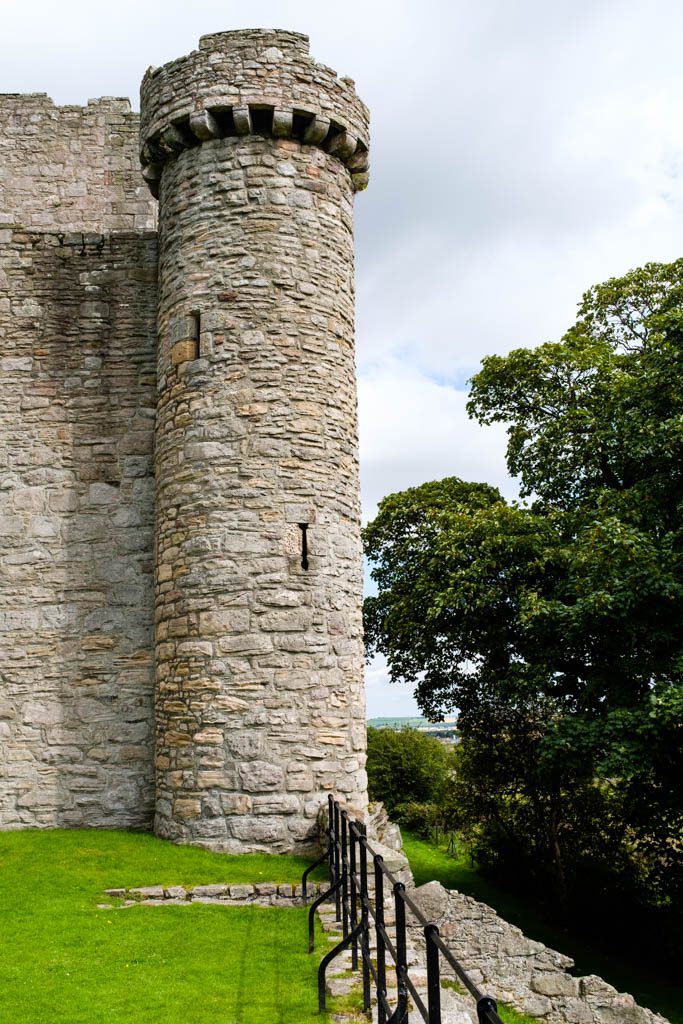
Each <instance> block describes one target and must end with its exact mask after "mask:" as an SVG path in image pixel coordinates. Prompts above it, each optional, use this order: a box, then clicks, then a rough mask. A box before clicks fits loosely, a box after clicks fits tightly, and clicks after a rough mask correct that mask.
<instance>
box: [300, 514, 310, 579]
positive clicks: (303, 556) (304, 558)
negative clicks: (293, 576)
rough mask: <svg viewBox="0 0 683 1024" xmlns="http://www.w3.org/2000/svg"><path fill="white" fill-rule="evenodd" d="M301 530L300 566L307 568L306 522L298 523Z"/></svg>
mask: <svg viewBox="0 0 683 1024" xmlns="http://www.w3.org/2000/svg"><path fill="white" fill-rule="evenodd" d="M299 529H300V530H301V568H302V569H308V523H299Z"/></svg>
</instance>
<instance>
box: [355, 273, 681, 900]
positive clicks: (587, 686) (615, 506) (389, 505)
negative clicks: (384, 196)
mask: <svg viewBox="0 0 683 1024" xmlns="http://www.w3.org/2000/svg"><path fill="white" fill-rule="evenodd" d="M469 411H470V414H471V415H473V416H475V417H476V418H477V419H478V420H479V421H480V422H481V423H482V424H487V423H492V422H497V421H502V422H505V423H507V424H508V449H507V462H508V468H509V471H510V472H511V474H513V475H516V476H518V477H519V478H520V484H521V494H522V496H523V497H524V498H526V499H527V503H526V504H524V505H523V504H519V503H513V504H508V503H507V502H506V501H505V500H504V499H503V497H502V496H501V495H500V493H499V492H498V491H497V490H496V489H495V488H493V487H491V486H489V485H488V484H481V483H466V482H464V481H462V480H458V479H457V478H454V477H451V478H447V479H445V480H441V481H437V482H431V483H426V484H423V485H422V486H420V487H415V488H412V489H410V490H408V491H404V492H402V493H400V494H394V495H390V496H388V497H387V498H385V499H384V500H383V501H382V502H381V504H380V507H379V511H378V514H377V516H376V518H375V519H374V521H373V522H372V523H370V524H369V525H368V526H367V527H366V529H365V532H364V541H365V551H366V554H367V556H368V558H369V560H370V562H371V565H372V576H373V578H374V580H375V581H376V583H377V587H378V593H377V595H376V596H375V597H371V598H368V599H367V601H366V605H365V626H366V637H367V645H368V650H369V652H370V653H372V652H373V651H381V652H382V653H384V654H385V655H386V658H387V662H388V665H389V672H390V675H391V677H392V678H394V679H404V680H408V681H411V682H413V683H415V685H416V696H417V701H418V704H419V705H420V706H421V708H422V709H423V710H424V711H425V713H426V714H428V715H429V716H431V717H439V716H440V715H441V714H442V713H443V712H444V711H446V710H451V709H454V708H457V709H458V710H459V712H460V728H461V732H462V734H463V737H464V744H465V746H464V752H463V754H462V755H461V759H462V765H463V766H464V767H463V768H462V770H463V771H464V773H465V775H466V776H467V777H468V782H469V784H470V790H469V792H470V793H476V792H477V787H479V788H478V792H479V796H480V798H481V801H480V803H481V805H482V806H483V803H486V802H487V801H488V804H487V806H488V807H489V810H492V809H493V810H495V812H496V813H495V814H493V817H492V818H490V819H489V823H491V821H493V820H494V819H495V820H496V821H497V825H496V826H495V827H496V828H499V829H502V830H503V831H504V830H505V829H507V830H508V834H509V835H511V834H512V833H513V832H514V830H515V828H516V829H517V832H518V833H520V834H519V835H517V836H516V841H519V843H521V845H522V846H523V845H524V844H526V845H527V847H529V846H532V847H533V849H534V856H535V858H536V860H537V861H538V862H540V861H545V862H546V863H547V864H548V865H549V866H550V869H551V870H552V871H553V872H554V874H555V878H556V880H557V883H558V886H559V887H560V888H562V887H563V886H564V884H565V878H564V874H565V861H566V859H567V853H568V851H569V850H570V848H572V849H575V852H576V851H578V850H583V851H584V853H585V852H586V851H587V849H588V847H589V846H590V845H591V844H590V843H589V842H588V838H587V837H588V834H589V832H590V831H591V829H592V830H593V833H594V834H595V816H594V814H593V813H592V812H591V814H588V813H584V812H585V810H586V808H587V807H588V804H589V803H590V804H591V806H593V807H595V806H597V804H596V801H597V803H599V804H600V806H602V807H603V811H604V813H605V814H608V816H611V820H612V823H613V826H614V827H613V829H612V834H613V835H616V834H617V833H618V834H619V836H620V837H621V838H620V842H621V844H622V850H626V849H627V848H628V851H629V856H630V857H631V862H632V863H633V864H635V863H636V862H637V865H638V871H640V873H641V875H642V876H643V877H645V876H646V877H647V879H648V884H649V886H650V891H651V892H652V893H655V895H656V897H657V898H658V899H662V900H666V899H668V898H670V897H671V895H672V893H673V889H675V887H676V885H680V875H676V874H675V871H674V862H675V860H676V856H677V855H678V854H680V846H679V844H680V836H681V824H682V818H681V799H680V788H679V785H678V781H677V780H678V779H679V778H680V769H681V763H682V762H681V757H680V754H681V717H682V716H681V712H682V711H683V687H682V681H683V519H682V512H683V260H678V261H676V262H675V263H672V264H648V265H647V266H646V267H644V268H642V269H640V270H637V271H632V272H631V273H629V274H626V275H625V276H624V277H622V278H617V279H614V280H611V281H608V282H607V283H605V284H602V285H598V286H596V287H594V288H592V289H591V290H590V291H589V292H587V293H586V295H584V297H583V301H582V303H581V305H580V308H579V315H578V319H577V322H576V324H575V325H574V326H573V327H572V328H571V329H570V330H569V331H568V332H567V333H566V334H565V336H564V337H563V338H562V339H561V340H560V341H559V342H556V343H549V344H545V345H541V346H540V347H538V348H536V349H526V348H524V349H516V350H514V351H512V352H511V353H510V354H509V355H507V356H490V357H488V358H487V359H485V360H484V362H483V367H482V369H481V371H480V372H479V373H478V374H477V375H476V376H475V377H474V379H473V381H472V388H471V397H470V402H469ZM468 744H469V747H468V746H467V745H468ZM494 758H495V759H496V761H495V765H494V761H493V760H492V759H494ZM475 765H476V771H475V769H474V766H475ZM487 765H488V768H487ZM506 765H507V768H505V766H506ZM513 765H515V767H514V768H513ZM501 771H502V776H501ZM468 772H469V775H468ZM506 772H507V775H505V773H506ZM473 787H474V788H473ZM512 793H514V794H515V796H514V797H513V795H512ZM608 799H609V812H608V811H606V810H605V807H606V806H607V805H603V802H604V801H605V800H608ZM580 800H582V801H583V803H582V805H581V806H582V807H583V811H580V809H579V804H578V802H577V801H580ZM470 810H471V809H470ZM582 814H583V817H584V818H585V835H584V839H583V840H581V841H580V842H579V841H578V840H577V834H576V829H577V827H578V825H577V823H578V822H579V820H580V819H581V817H582ZM496 815H497V817H496ZM532 820H533V821H534V822H535V824H534V826H533V829H532V827H531V824H530V822H531V821H532ZM589 821H592V822H593V824H591V825H589ZM491 827H493V826H492V825H491ZM525 829H526V831H525ZM522 833H523V835H522ZM572 844H573V846H572ZM576 856H577V857H579V853H578V852H576ZM675 878H677V879H678V881H677V882H676V881H675Z"/></svg>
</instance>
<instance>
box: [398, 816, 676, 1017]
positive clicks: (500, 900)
mask: <svg viewBox="0 0 683 1024" xmlns="http://www.w3.org/2000/svg"><path fill="white" fill-rule="evenodd" d="M403 842H404V849H405V852H406V855H407V857H408V859H409V861H410V866H411V868H412V870H413V875H414V876H415V883H416V885H423V884H425V883H426V882H431V881H432V880H433V879H436V880H437V881H439V882H441V884H442V885H444V886H446V888H448V889H458V890H459V891H460V892H462V893H465V894H466V895H467V896H472V897H474V899H476V900H479V901H480V902H482V903H487V904H488V905H489V906H491V907H494V909H495V910H496V911H497V912H498V913H499V914H500V916H501V917H503V918H505V920H506V921H510V923H511V924H515V925H517V927H518V928H521V929H522V931H523V932H524V934H525V935H527V936H528V937H529V938H531V939H536V940H537V941H538V942H543V943H545V945H547V946H550V947H551V948H552V949H556V950H558V951H559V952H561V953H565V954H566V955H567V956H570V957H572V958H573V959H574V961H575V963H576V967H575V969H574V971H573V972H572V973H574V974H576V975H586V974H597V975H599V976H600V977H602V978H604V979H605V981H607V982H609V984H610V985H613V986H614V987H615V988H616V989H618V990H619V991H620V992H630V993H631V995H632V996H634V997H635V999H636V1000H637V1002H639V1003H640V1004H641V1005H642V1006H647V1007H649V1009H651V1010H655V1011H656V1012H658V1013H661V1014H663V1015H664V1016H665V1017H666V1018H668V1020H670V1021H671V1024H683V994H682V992H681V989H680V987H678V986H676V985H673V984H672V983H671V982H670V981H669V980H668V979H666V978H664V977H659V976H658V975H657V974H655V972H654V971H652V970H649V969H647V968H646V967H644V966H642V965H639V964H637V963H631V962H628V961H626V960H624V959H622V958H620V957H619V956H616V955H615V954H614V953H613V952H611V949H610V927H609V921H604V922H601V925H602V927H601V937H600V938H598V937H595V938H593V937H591V938H587V937H586V936H585V935H579V934H577V933H576V932H573V931H569V930H568V929H566V928H561V927H557V926H555V925H553V923H552V921H548V920H546V919H544V918H543V917H542V916H541V915H540V914H539V913H538V912H537V911H536V910H535V909H534V908H533V907H532V906H530V905H529V904H528V903H526V902H525V901H524V900H522V899H521V898H520V897H518V896H515V895H514V894H512V893H508V892H504V891H503V890H501V889H499V888H497V887H496V886H494V885H492V884H491V883H490V882H487V881H486V879H485V878H482V877H481V876H480V875H479V874H478V873H477V871H476V869H475V868H474V867H472V865H471V864H469V862H468V861H467V860H466V859H465V858H464V857H458V858H456V857H452V856H451V855H450V854H449V853H448V852H447V851H446V850H445V849H441V848H439V847H436V846H434V845H433V844H432V843H428V842H425V841H424V840H422V839H418V838H417V837H416V836H413V835H411V834H410V833H409V832H407V831H404V832H403ZM502 1016H503V1014H502V1013H501V1017H502ZM503 1019H505V1018H503ZM521 1019H522V1020H524V1019H525V1018H523V1017H522V1018H521ZM510 1024H516V1020H515V1018H514V1017H512V1018H510Z"/></svg>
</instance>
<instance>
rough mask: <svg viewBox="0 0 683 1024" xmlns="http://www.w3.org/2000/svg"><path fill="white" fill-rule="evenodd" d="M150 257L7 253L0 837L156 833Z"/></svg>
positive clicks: (141, 243)
mask: <svg viewBox="0 0 683 1024" xmlns="http://www.w3.org/2000/svg"><path fill="white" fill-rule="evenodd" d="M4 102H5V101H4V99H3V98H0V110H2V109H5V107H4V106H3V104H4ZM8 102H9V101H8ZM32 103H33V99H32V98H30V102H29V103H28V108H27V109H29V110H30V109H32ZM46 104H47V100H46V98H44V97H43V98H42V99H41V102H40V104H38V101H37V100H36V101H35V116H36V120H35V122H33V123H34V125H35V127H36V131H37V130H38V129H40V132H41V133H42V132H45V131H48V130H49V125H52V126H53V127H54V129H55V132H56V133H57V134H56V136H55V138H54V139H53V143H54V145H55V147H59V146H63V147H65V146H66V134H65V133H66V128H65V124H66V120H65V118H66V115H65V114H64V111H62V113H59V114H57V113H55V111H54V110H53V108H50V107H46V106H45V105H46ZM11 109H14V110H18V109H19V108H18V106H17V100H16V97H15V98H14V99H13V100H12V104H11ZM51 109H52V110H53V114H54V118H56V120H51V119H49V118H48V119H47V121H46V120H45V119H46V118H47V114H46V113H45V111H46V110H47V111H48V112H49V110H51ZM88 109H89V110H90V108H88ZM83 116H84V117H86V115H85V114H84V115H83ZM90 116H91V115H90V114H88V115H87V117H86V120H87V118H89V117H90ZM121 116H122V117H123V114H122V115H121ZM126 116H128V115H126ZM17 117H18V114H17ZM20 120H21V118H19V120H17V122H16V123H17V124H18V123H19V121H20ZM10 123H12V122H11V121H10ZM71 123H72V127H73V130H74V131H78V130H79V126H81V123H82V122H81V119H80V115H79V116H76V110H75V108H74V115H73V119H72V122H71ZM88 123H90V122H89V121H88ZM3 130H5V126H4V124H3V123H2V122H0V136H2V133H3ZM87 138H89V136H87V132H86V135H84V139H83V145H84V146H85V145H86V139H87ZM34 142H35V144H36V145H38V144H40V145H44V146H47V144H48V143H47V140H46V139H45V138H44V136H43V135H42V134H41V135H40V136H37V137H36V138H34ZM89 144H92V141H91V143H89ZM5 154H7V160H8V163H7V164H6V163H5ZM12 154H13V149H12V146H8V147H6V148H4V149H3V163H2V166H1V167H0V181H3V182H4V181H5V178H4V177H3V175H5V173H9V171H11V172H12V173H16V167H15V165H14V163H13V159H14V157H13V155H12ZM65 154H66V149H65ZM64 159H66V156H65V157H64ZM62 170H63V169H62ZM55 173H57V172H55ZM59 173H62V171H60V172H59ZM64 173H66V172H64ZM8 180H9V179H8ZM12 180H14V179H12ZM55 180H56V179H55ZM10 184H11V182H10ZM27 187H28V186H27ZM41 187H42V185H41V184H40V183H36V185H35V188H36V189H37V190H38V192H37V193H36V194H35V196H34V198H35V199H36V203H37V204H38V202H39V192H40V188H41ZM7 188H9V184H8V185H7ZM55 188H56V189H57V184H55ZM57 194H59V193H58V190H57ZM0 197H4V202H6V203H9V202H12V203H19V202H20V197H19V192H18V191H17V190H16V189H15V190H14V191H13V192H12V191H11V190H10V191H9V192H8V191H7V190H6V191H5V192H4V193H3V191H2V188H1V187H0ZM100 198H101V196H100ZM0 201H3V200H2V198H0ZM21 201H22V202H23V200H21ZM93 201H94V199H93ZM99 201H100V200H99V199H98V203H99ZM112 201H113V200H112ZM33 209H34V207H33V206H32V205H31V204H30V203H28V205H27V207H26V210H25V213H26V217H27V219H28V220H31V216H32V214H31V211H32V210H33ZM60 209H61V207H55V210H57V211H58V212H59V210H60ZM14 212H15V213H16V212H17V210H16V208H15V210H14ZM70 215H74V216H75V208H72V209H71V214H70ZM100 215H101V216H104V215H103V214H100ZM65 216H66V214H65ZM57 223H63V221H61V220H59V219H58V220H57ZM64 223H65V222H64ZM86 226H88V225H87V224H86ZM156 257H157V245H156V240H155V238H154V237H153V236H152V235H144V234H140V235H132V234H129V235H118V236H117V237H116V238H109V237H106V236H104V235H96V236H88V235H85V236H84V235H83V234H81V233H79V234H77V235H73V234H71V235H70V234H63V235H60V236H56V235H53V234H41V233H39V232H38V231H36V230H34V229H31V230H19V229H17V228H12V229H11V230H9V231H8V232H7V238H6V241H5V242H4V243H2V244H0V281H4V282H5V284H4V286H3V287H2V288H0V292H2V291H4V292H5V293H6V294H8V295H9V296H10V309H9V310H7V311H5V312H3V311H2V309H0V336H1V337H2V339H3V345H4V347H5V351H8V352H11V353H12V356H11V358H6V359H4V360H2V361H1V364H0V392H1V394H2V401H1V402H0V479H2V478H5V479H7V477H6V474H8V473H9V474H10V477H9V480H8V483H9V486H8V487H7V488H6V489H2V490H0V515H1V516H3V517H4V519H5V529H4V530H3V531H2V532H1V534H0V553H1V559H0V560H1V561H2V572H1V573H0V719H2V720H3V721H4V722H5V723H6V731H5V732H4V734H3V735H2V736H0V777H1V778H2V785H0V827H10V828H20V827H27V826H32V827H35V826H63V827H70V826H80V827H84V826H99V827H103V826H106V827H109V828H116V827H118V828H123V827H133V828H149V827H150V824H151V822H152V801H153V783H154V780H153V764H152V746H153V732H154V730H153V709H152V687H153V580H152V574H153V560H152V539H153V521H154V498H153V490H152V483H153V481H152V476H151V473H152V465H151V457H152V445H153V426H154V408H155V377H156V374H155V363H154V355H155V354H154V348H155V343H154V329H155V327H154V325H155V305H156V299H155V295H156ZM28 309H30V311H31V312H30V315H25V314H24V311H26V310H28ZM37 398H40V399H41V402H40V403H38V404H37V403H36V401H35V399H37ZM27 399H31V400H32V401H28V402H27V401H26V400H27Z"/></svg>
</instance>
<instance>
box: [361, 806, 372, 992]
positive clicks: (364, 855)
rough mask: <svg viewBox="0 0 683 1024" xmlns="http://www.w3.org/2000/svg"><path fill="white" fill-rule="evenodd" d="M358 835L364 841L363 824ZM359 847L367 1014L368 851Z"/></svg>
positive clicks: (368, 979)
mask: <svg viewBox="0 0 683 1024" xmlns="http://www.w3.org/2000/svg"><path fill="white" fill-rule="evenodd" d="M358 827H359V829H360V834H361V836H362V837H363V839H365V837H366V829H365V825H364V824H359V826H358ZM359 846H360V854H361V857H360V891H361V903H360V915H361V922H362V925H363V928H362V931H361V934H360V942H361V949H362V951H363V956H362V960H363V964H362V967H363V1010H364V1011H365V1012H367V1011H368V1010H369V1009H370V1006H371V1005H372V994H371V992H370V968H369V967H368V961H369V959H370V920H369V918H370V915H369V914H368V899H369V894H368V851H367V850H366V848H365V845H364V844H363V843H360V844H359Z"/></svg>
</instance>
